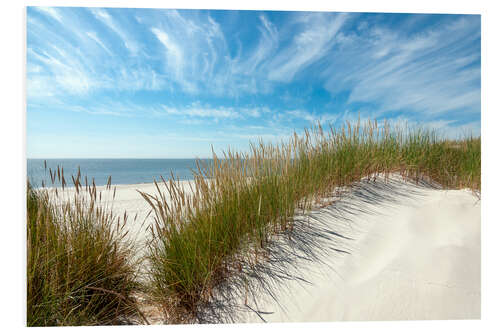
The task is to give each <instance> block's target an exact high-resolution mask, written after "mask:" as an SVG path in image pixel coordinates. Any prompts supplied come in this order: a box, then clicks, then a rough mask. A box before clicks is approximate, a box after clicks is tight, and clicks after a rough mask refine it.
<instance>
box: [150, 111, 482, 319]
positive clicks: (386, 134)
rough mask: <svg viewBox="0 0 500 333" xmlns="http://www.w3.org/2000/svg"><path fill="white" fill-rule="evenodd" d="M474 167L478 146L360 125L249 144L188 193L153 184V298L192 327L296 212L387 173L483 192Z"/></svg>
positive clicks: (199, 177)
mask: <svg viewBox="0 0 500 333" xmlns="http://www.w3.org/2000/svg"><path fill="white" fill-rule="evenodd" d="M480 157H481V148H480V138H472V137H469V138H464V139H462V140H458V141H448V140H443V139H440V138H439V137H438V135H437V134H436V133H435V132H432V131H427V130H421V129H413V130H409V129H407V128H395V129H394V128H391V127H390V126H389V124H388V123H385V124H384V125H383V126H379V125H378V124H377V123H376V122H368V123H366V124H364V125H363V126H362V125H361V124H360V122H359V121H358V123H357V124H355V125H351V124H350V123H346V125H345V126H344V127H342V128H341V129H340V130H335V129H333V128H330V129H329V130H328V131H324V130H323V128H322V127H321V126H320V125H317V126H316V127H314V128H312V129H311V130H309V131H306V132H305V135H304V136H298V135H294V136H293V137H292V138H291V139H290V140H289V141H288V142H283V143H281V144H278V145H266V144H263V143H262V142H259V143H258V144H251V149H250V153H246V154H240V153H234V152H231V151H228V152H226V153H224V154H223V156H222V158H220V157H219V156H217V155H216V154H215V153H214V154H213V164H210V165H202V163H201V162H200V163H199V165H198V169H197V170H196V171H195V172H194V178H195V180H194V186H192V188H190V189H189V190H186V189H185V188H184V187H183V186H182V185H181V183H180V182H178V181H174V180H172V179H170V180H169V181H165V180H163V184H161V187H163V190H162V188H161V187H160V185H158V184H156V186H157V195H154V196H152V195H148V194H145V193H142V195H143V197H144V199H145V200H147V201H148V203H149V204H150V205H151V206H152V208H153V210H154V213H155V215H154V219H155V227H154V230H153V240H152V242H151V243H150V245H149V255H148V260H149V264H150V270H149V275H148V278H149V287H150V294H151V297H152V298H153V299H154V300H155V301H156V302H158V303H159V304H161V305H162V307H163V310H164V313H165V315H166V316H167V317H168V318H169V321H170V322H193V321H196V318H197V314H198V313H199V311H200V310H201V308H202V307H203V306H204V305H206V304H207V302H208V301H209V300H210V299H211V297H212V296H213V290H214V289H215V288H216V287H217V286H218V285H219V284H220V283H221V282H222V281H224V280H225V279H226V278H227V277H228V276H230V275H231V274H232V273H234V272H236V271H237V270H238V269H241V266H239V267H240V268H238V265H239V264H238V260H241V258H243V260H245V261H246V262H252V261H256V260H260V259H261V258H259V257H261V255H259V253H262V251H261V250H262V249H263V248H265V246H266V244H267V243H268V240H269V237H270V236H271V235H272V234H273V233H276V232H278V231H283V230H286V229H287V228H293V223H292V221H293V216H294V213H295V211H296V209H297V208H299V209H302V210H308V209H310V208H311V207H312V204H313V203H314V202H315V201H316V200H319V199H320V198H321V197H323V196H326V195H328V194H329V193H331V192H332V191H333V190H334V189H335V188H336V187H338V186H349V185H351V184H353V183H354V182H357V181H359V180H361V179H362V178H363V177H365V176H370V175H371V176H377V175H382V176H383V175H388V174H389V173H393V172H399V173H401V174H403V175H404V176H406V177H409V178H412V179H419V178H421V177H427V178H429V179H430V180H432V181H434V182H437V183H440V184H442V185H443V186H444V187H446V188H466V187H467V188H471V189H473V190H477V191H480V189H481V182H480V170H481V158H480ZM189 192H192V194H190V193H189ZM236 256H238V258H239V259H238V260H235V258H236Z"/></svg>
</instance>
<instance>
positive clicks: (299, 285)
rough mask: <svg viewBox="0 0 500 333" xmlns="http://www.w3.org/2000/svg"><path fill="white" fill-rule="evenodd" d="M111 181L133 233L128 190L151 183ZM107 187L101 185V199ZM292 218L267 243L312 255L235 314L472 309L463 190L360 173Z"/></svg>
mask: <svg viewBox="0 0 500 333" xmlns="http://www.w3.org/2000/svg"><path fill="white" fill-rule="evenodd" d="M183 184H184V186H188V183H187V182H184V183H183ZM116 187H117V191H116V198H115V200H114V202H113V206H112V207H113V210H114V211H115V212H116V213H117V214H123V211H124V210H126V211H127V213H128V215H129V216H132V217H133V216H134V215H135V214H136V213H137V216H138V217H137V220H136V221H135V222H133V221H130V223H129V229H130V232H131V234H132V235H136V236H137V241H139V242H143V241H144V240H145V239H146V237H147V233H146V227H147V226H148V225H149V223H151V220H152V219H151V217H150V218H149V219H147V220H146V223H145V224H144V225H143V223H142V222H143V221H144V219H145V217H146V216H147V214H148V212H149V210H150V207H149V206H148V204H147V203H146V202H145V201H144V200H143V199H142V198H141V196H140V194H139V193H138V192H137V190H140V191H143V192H146V193H151V194H153V193H155V192H156V189H155V187H154V185H153V184H137V185H118V186H116ZM99 189H100V190H103V189H104V187H99ZM111 194H112V191H104V192H103V196H104V199H105V201H106V200H108V199H109V198H111ZM296 219H297V228H296V229H295V231H294V232H295V235H291V237H290V235H288V236H286V237H285V236H280V237H281V240H280V237H277V239H276V244H278V243H279V242H281V244H282V246H285V247H287V246H290V244H289V243H287V242H288V241H283V240H284V239H292V240H293V239H294V237H295V239H296V240H297V239H298V242H299V243H300V242H302V244H303V245H306V246H307V247H308V249H307V251H310V252H311V253H314V255H316V256H317V258H318V260H313V261H311V260H307V259H304V258H300V257H299V256H297V258H292V259H291V260H290V262H291V264H290V274H291V275H293V276H296V277H298V278H292V279H289V280H285V281H280V283H279V284H274V285H273V290H274V292H275V294H274V296H275V299H273V298H272V297H270V296H269V295H268V294H267V293H265V292H261V293H260V294H258V295H256V297H255V298H254V299H252V300H251V301H250V300H247V303H246V304H244V302H245V301H244V300H243V298H242V297H240V298H238V299H236V300H235V303H238V304H239V305H240V307H239V309H245V308H248V309H251V310H248V311H240V312H239V313H238V314H237V316H238V318H239V319H238V321H239V322H262V321H263V320H264V321H267V322H290V321H291V322H311V321H340V320H412V319H413V320H423V319H479V318H480V315H481V308H480V304H481V285H480V263H481V253H480V251H481V246H480V200H479V199H478V198H477V197H476V196H474V195H473V194H472V193H471V192H470V191H467V190H461V191H446V190H440V189H436V188H431V187H430V186H425V185H421V184H420V185H418V186H417V185H414V184H411V183H408V182H404V181H403V180H402V179H401V178H400V177H399V176H396V175H394V176H393V177H391V178H390V179H389V181H388V182H385V181H383V180H381V179H379V180H377V181H376V182H373V181H366V180H365V181H363V182H362V183H361V184H359V185H357V186H355V187H354V189H353V190H352V191H349V192H347V193H346V194H344V195H342V196H341V198H340V199H338V200H337V201H336V202H335V204H333V205H330V206H328V207H325V208H322V209H318V210H315V211H313V212H312V213H311V214H309V215H308V216H297V218H296ZM307 235H309V236H307ZM308 237H313V238H309V239H308ZM316 238H317V239H319V241H317V240H316ZM283 244H284V245H283ZM292 252H293V251H292ZM287 259H290V258H287ZM301 279H303V280H301ZM304 280H305V281H306V282H305V281H304ZM240 295H241V294H240ZM238 311H239V310H238Z"/></svg>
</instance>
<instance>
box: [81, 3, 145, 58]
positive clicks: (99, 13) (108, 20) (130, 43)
mask: <svg viewBox="0 0 500 333" xmlns="http://www.w3.org/2000/svg"><path fill="white" fill-rule="evenodd" d="M90 11H91V12H92V14H94V16H95V17H96V18H97V19H98V20H99V21H101V22H103V23H104V24H105V25H106V26H107V27H109V28H110V29H111V30H113V31H114V32H115V33H116V34H117V35H118V36H120V38H121V40H122V42H123V44H124V45H125V47H126V48H127V49H128V50H129V51H130V53H131V54H132V55H136V54H137V53H138V51H139V45H138V43H137V42H136V41H135V40H133V39H132V38H131V36H130V34H129V33H127V32H126V31H125V30H124V29H123V28H122V27H121V26H120V25H119V24H118V23H117V22H116V21H115V20H114V19H113V18H112V17H111V15H110V14H109V13H108V12H107V11H106V10H105V9H98V8H92V9H90Z"/></svg>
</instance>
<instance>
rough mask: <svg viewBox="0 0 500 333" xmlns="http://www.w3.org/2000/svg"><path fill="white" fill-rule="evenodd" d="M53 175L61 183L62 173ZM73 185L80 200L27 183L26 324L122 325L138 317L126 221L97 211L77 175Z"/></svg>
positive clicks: (93, 191) (92, 193)
mask: <svg viewBox="0 0 500 333" xmlns="http://www.w3.org/2000/svg"><path fill="white" fill-rule="evenodd" d="M57 173H58V175H59V176H58V178H59V180H62V184H64V185H65V184H66V182H65V180H64V178H63V177H64V176H63V175H64V173H63V171H62V170H60V169H59V168H58V170H57ZM61 173H62V175H61ZM51 176H52V172H51ZM54 178H56V173H55V172H54V174H53V180H54ZM74 181H75V184H74V185H75V186H76V188H77V192H84V193H85V194H86V195H87V197H86V198H85V197H84V196H78V195H77V196H75V197H74V198H69V200H63V199H62V198H61V196H62V195H63V193H64V192H63V191H64V190H63V189H59V191H58V192H56V193H54V195H50V194H49V190H48V189H35V188H33V187H32V186H31V185H30V183H29V182H28V187H27V325H28V326H71V325H79V326H80V325H108V324H123V323H126V322H127V320H129V319H130V318H133V317H137V316H138V314H139V312H138V309H137V306H136V304H135V300H134V298H133V297H131V295H132V293H133V292H134V291H136V290H137V289H138V283H137V282H136V274H137V273H136V270H135V264H134V262H133V261H132V259H131V258H132V257H133V251H134V249H133V247H132V245H130V244H131V243H129V242H127V241H126V240H125V236H126V232H125V231H124V225H125V222H126V217H124V218H123V220H121V221H120V219H119V218H117V217H115V216H114V215H113V214H112V213H111V212H110V211H109V210H107V209H105V208H104V207H100V206H99V197H98V193H97V191H96V187H95V186H86V187H85V188H84V187H83V186H81V184H79V176H78V177H77V179H74Z"/></svg>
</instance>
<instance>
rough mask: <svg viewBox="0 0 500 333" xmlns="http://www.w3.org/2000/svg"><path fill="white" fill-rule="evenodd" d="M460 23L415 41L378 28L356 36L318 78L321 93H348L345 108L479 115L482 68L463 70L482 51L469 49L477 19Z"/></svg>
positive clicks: (449, 25) (428, 31) (394, 31)
mask: <svg viewBox="0 0 500 333" xmlns="http://www.w3.org/2000/svg"><path fill="white" fill-rule="evenodd" d="M464 20H465V21H464ZM464 20H462V19H461V20H459V21H461V22H462V24H461V25H458V26H457V23H456V22H452V23H450V24H448V25H440V26H439V27H438V28H435V29H428V30H425V31H424V32H422V33H419V34H418V35H415V36H412V35H410V36H408V35H407V34H403V33H400V32H398V31H397V30H391V31H389V30H384V29H382V28H376V29H372V30H371V32H370V33H367V34H361V35H357V36H355V37H353V38H356V41H355V43H351V44H350V45H345V46H344V49H342V51H343V53H339V54H338V56H337V57H335V58H332V62H331V64H330V66H329V68H328V69H326V70H325V71H324V73H323V74H322V76H323V77H324V78H325V79H326V83H325V87H326V88H327V89H328V90H329V91H331V92H332V93H334V94H335V93H338V92H340V91H342V90H344V91H345V90H351V93H350V96H349V100H348V103H355V102H367V103H375V104H376V105H378V108H379V109H380V110H381V111H384V112H388V111H391V110H405V111H407V112H418V113H419V114H420V115H426V116H438V115H440V114H444V113H446V112H450V111H454V110H455V111H456V110H462V112H466V113H469V114H478V113H479V112H480V85H479V81H480V68H479V66H473V67H470V66H469V67H466V66H468V65H470V64H471V63H473V62H474V61H478V60H480V50H479V49H477V48H474V47H471V45H473V43H475V42H476V41H477V37H478V36H477V32H478V31H479V19H478V18H477V17H468V18H466V19H464ZM463 22H465V23H463ZM367 31H368V30H367ZM471 50H472V51H471Z"/></svg>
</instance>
